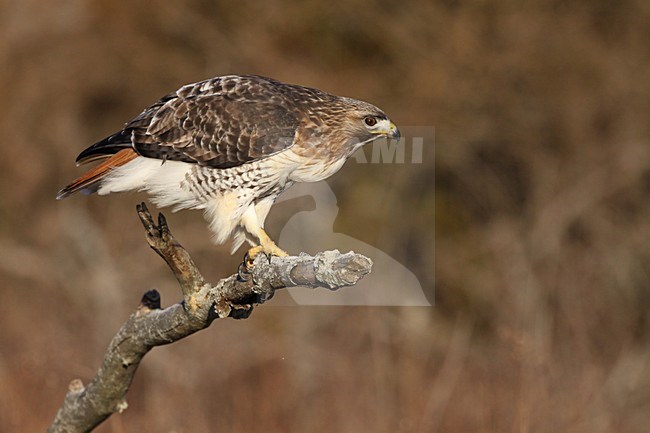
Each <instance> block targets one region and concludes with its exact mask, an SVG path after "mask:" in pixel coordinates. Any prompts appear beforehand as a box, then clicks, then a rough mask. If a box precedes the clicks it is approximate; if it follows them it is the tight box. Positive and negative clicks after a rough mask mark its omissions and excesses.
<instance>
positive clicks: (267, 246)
mask: <svg viewBox="0 0 650 433" xmlns="http://www.w3.org/2000/svg"><path fill="white" fill-rule="evenodd" d="M258 236H259V238H260V245H257V246H254V247H252V248H250V249H249V250H248V252H247V253H246V267H248V268H250V267H252V266H253V262H254V261H255V258H256V257H257V256H258V255H259V254H260V253H264V254H265V255H267V256H268V257H269V259H270V258H271V256H276V257H287V256H288V255H289V254H288V253H287V252H286V251H284V250H283V249H282V248H280V247H278V246H277V245H276V244H275V242H273V240H272V239H271V238H270V237H269V235H267V234H266V232H265V231H264V230H260V233H259V235H258Z"/></svg>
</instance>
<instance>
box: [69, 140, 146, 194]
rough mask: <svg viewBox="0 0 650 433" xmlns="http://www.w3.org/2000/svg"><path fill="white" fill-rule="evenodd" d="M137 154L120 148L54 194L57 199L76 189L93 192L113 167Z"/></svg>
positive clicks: (135, 156) (133, 157) (131, 150)
mask: <svg viewBox="0 0 650 433" xmlns="http://www.w3.org/2000/svg"><path fill="white" fill-rule="evenodd" d="M137 156H138V154H137V153H135V152H134V151H133V149H122V150H120V151H118V152H117V153H116V154H114V155H112V156H107V158H108V159H106V160H105V161H104V162H102V163H101V164H99V165H98V166H96V167H93V168H92V169H90V170H88V171H87V172H86V173H84V174H83V175H82V176H80V177H79V178H77V179H75V180H74V181H72V183H70V185H68V186H66V187H65V188H63V189H62V190H61V191H59V193H58V194H57V195H56V198H57V200H60V199H62V198H65V197H67V196H69V195H70V194H72V193H74V192H76V191H82V192H88V193H92V192H95V190H96V189H97V186H98V182H99V181H100V180H102V179H103V178H104V177H105V176H106V175H108V174H109V173H110V172H111V171H113V170H114V169H115V168H117V167H120V166H122V165H124V164H126V163H127V162H129V161H132V160H133V159H135V158H137Z"/></svg>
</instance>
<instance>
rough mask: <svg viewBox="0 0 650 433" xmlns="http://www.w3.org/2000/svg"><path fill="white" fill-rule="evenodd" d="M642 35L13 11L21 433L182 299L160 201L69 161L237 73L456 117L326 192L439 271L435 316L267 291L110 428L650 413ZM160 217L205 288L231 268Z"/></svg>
mask: <svg viewBox="0 0 650 433" xmlns="http://www.w3.org/2000/svg"><path fill="white" fill-rule="evenodd" d="M648 41H650V3H649V2H647V1H646V0H621V1H618V2H610V1H605V0H595V1H587V0H584V1H545V2H544V1H538V2H533V1H523V2H522V1H514V0H511V1H500V2H496V1H494V2H491V1H476V2H465V1H455V0H446V1H436V2H430V1H413V2H408V1H405V2H393V1H380V2H370V1H363V0H329V1H326V2H322V1H316V0H308V1H303V2H291V1H282V0H268V1H264V2H253V1H249V0H243V1H237V2H234V1H233V2H215V1H207V0H187V1H174V2H169V1H143V0H132V1H129V2H125V1H117V0H98V1H93V2H90V1H83V0H52V1H45V0H42V1H38V0H20V1H12V0H2V1H0V52H1V53H2V55H1V66H2V68H1V69H0V89H1V92H2V93H1V95H2V97H1V98H0V137H1V140H2V142H1V146H2V158H0V170H1V173H2V175H1V176H0V283H1V286H0V329H1V331H0V431H3V432H11V431H43V430H44V429H45V428H46V427H47V426H48V425H49V423H50V421H51V420H52V418H53V416H54V414H55V412H56V410H57V408H58V407H59V405H60V403H61V402H62V399H63V396H64V394H65V392H66V389H67V384H68V383H69V381H70V380H71V379H73V378H77V377H79V378H82V379H83V381H84V382H87V381H88V380H89V379H90V378H91V377H92V376H93V374H94V372H95V370H96V369H97V367H98V366H99V363H100V360H101V358H102V356H103V352H104V350H105V348H106V345H107V344H108V342H109V340H110V338H111V336H112V335H113V333H114V332H115V331H116V330H117V329H118V327H119V326H120V324H121V323H122V322H123V321H124V319H125V318H126V317H127V316H128V314H129V313H130V311H132V309H133V308H134V307H135V306H136V305H137V303H138V301H139V299H140V296H141V294H142V293H143V292H144V291H145V290H147V289H150V288H152V287H156V288H158V289H159V290H160V291H161V292H162V295H163V303H164V304H165V305H169V304H170V303H173V302H176V301H177V300H178V299H179V298H180V294H179V292H178V288H177V286H176V284H175V281H174V280H173V277H172V275H171V274H170V272H169V270H168V269H167V268H166V266H165V265H164V263H163V262H162V261H161V260H160V259H159V258H158V257H157V256H156V255H155V254H154V253H153V252H151V251H150V250H149V248H148V247H147V245H146V244H145V242H144V238H143V233H142V230H141V227H140V225H139V221H138V220H137V217H136V215H135V212H134V206H135V204H136V203H137V202H138V201H139V200H142V199H143V197H141V196H138V195H118V196H111V197H108V198H106V197H94V196H93V197H82V196H78V197H73V198H70V199H67V200H65V201H63V202H57V201H55V200H54V195H55V193H56V191H57V190H58V189H59V188H60V187H61V186H63V185H64V184H65V183H66V182H67V181H69V180H71V179H72V178H74V177H75V176H76V175H78V174H79V173H80V172H81V169H77V168H75V167H74V158H75V157H76V155H77V154H78V152H79V151H81V150H82V149H83V148H85V147H86V146H87V145H89V144H92V143H93V142H95V141H97V140H98V139H101V138H103V137H104V136H106V135H107V134H109V133H112V132H114V131H115V130H117V129H118V128H119V127H120V125H122V123H123V122H125V121H127V120H129V119H130V118H131V117H133V116H135V115H137V114H138V113H139V112H140V110H141V109H142V108H144V107H145V106H147V105H148V104H150V103H152V102H153V101H155V100H156V99H157V98H158V97H160V96H162V95H163V94H165V93H167V92H169V91H171V90H174V89H176V88H178V87H179V86H180V85H182V84H185V83H189V82H193V81H198V80H201V79H204V78H208V77H211V76H215V75H224V74H229V73H256V74H261V75H267V76H271V77H274V78H277V79H280V80H283V81H287V82H291V83H299V84H304V85H309V86H313V87H318V88H321V89H323V90H326V91H329V92H332V93H336V94H341V95H347V96H353V97H356V98H359V99H364V100H367V101H371V102H373V103H375V104H376V105H378V106H380V107H382V108H383V109H384V110H385V111H386V112H387V113H388V114H389V115H390V116H391V118H392V119H393V120H395V122H396V123H397V124H398V125H401V126H435V128H436V146H435V158H434V152H433V150H434V149H433V146H428V147H427V148H426V149H425V151H424V162H423V163H422V164H403V165H397V164H356V163H354V162H350V163H348V164H347V165H346V166H345V167H344V168H343V169H342V170H341V172H339V173H338V174H337V175H336V176H335V177H334V178H333V179H332V180H331V182H330V185H331V187H332V189H333V190H334V191H335V193H336V196H337V199H338V205H339V207H340V212H339V216H338V219H337V221H336V224H335V229H336V230H337V231H339V232H342V233H346V234H348V235H349V236H352V237H354V238H357V239H360V240H363V241H364V242H366V243H368V244H370V245H373V246H375V247H377V248H379V249H381V250H382V251H385V252H386V253H388V254H390V255H391V256H392V257H394V258H395V259H397V260H399V261H400V262H401V263H403V264H404V265H406V266H407V267H408V268H409V269H410V270H412V271H413V272H414V273H415V274H416V275H417V277H418V278H419V280H420V283H421V284H422V285H423V287H424V288H425V291H426V292H427V296H428V297H429V300H430V301H431V302H433V301H434V283H435V306H434V307H431V308H424V307H422V308H406V307H405V308H395V307H393V308H380V307H289V306H287V307H278V306H273V302H271V303H270V304H268V305H265V306H262V307H260V308H258V309H257V310H256V311H255V312H254V313H253V315H252V317H251V318H250V319H248V320H244V321H234V320H224V321H221V322H219V323H214V324H213V326H212V327H211V328H209V329H208V330H206V331H203V332H201V333H199V334H197V335H194V336H192V337H190V338H189V339H186V340H184V341H182V342H179V343H177V344H174V345H172V346H169V347H162V348H157V349H155V350H154V351H153V352H152V353H150V354H149V355H148V356H147V358H145V360H144V363H143V365H142V367H141V369H140V371H139V372H138V374H137V377H136V380H135V383H134V385H133V388H132V390H131V392H130V394H129V399H128V402H129V408H128V410H127V411H126V412H124V413H123V414H121V415H115V416H113V417H111V418H110V419H109V420H108V421H107V422H106V423H105V424H104V425H103V426H101V427H100V428H99V429H98V431H100V432H139V431H150V432H198V431H215V432H216V431H229V432H256V431H260V432H261V431H264V432H287V431H290V432H318V431H332V432H364V431H373V432H429V431H446V432H468V431H485V432H526V431H534V432H558V431H566V432H583V431H588V432H610V431H611V432H614V431H616V432H640V431H642V430H644V429H646V428H647V426H648V425H650V371H649V367H648V366H649V365H650V362H649V361H650V341H649V335H650V325H649V321H648V318H649V311H650V290H649V283H648V280H649V277H650V243H649V241H650V158H649V157H650V126H649V119H650V79H649V78H650V45H649V43H648ZM434 172H435V174H434ZM434 192H435V195H434ZM434 205H435V215H434ZM290 213H291V210H290V209H288V208H287V207H280V208H279V209H278V210H274V211H273V212H272V214H271V216H270V221H271V226H270V232H271V234H273V235H277V232H278V230H279V228H280V227H281V226H282V221H283V219H286V218H287V217H288V215H289V214H290ZM167 215H168V216H169V219H170V224H171V227H172V230H173V231H174V233H175V235H176V237H177V238H178V239H179V240H180V241H181V242H182V243H183V244H184V245H185V246H186V247H187V248H188V249H189V250H190V252H191V253H192V254H193V257H194V258H195V259H196V261H197V262H198V264H199V266H200V267H201V269H202V270H203V271H204V273H205V275H206V276H207V277H208V278H209V279H210V280H212V281H216V280H217V279H218V278H220V277H222V276H225V275H228V274H230V273H231V272H232V271H233V270H234V269H235V267H236V264H237V263H238V261H239V259H240V257H239V256H235V257H231V256H229V255H228V254H227V250H228V248H226V247H216V246H213V245H211V244H210V242H209V241H208V232H207V228H206V225H205V223H204V222H203V219H202V216H201V215H200V213H199V212H185V213H181V214H178V215H171V214H169V213H167ZM434 216H435V223H434ZM434 224H435V253H436V254H435V260H434ZM434 271H435V278H434ZM394 290H396V291H399V290H400V287H395V288H394ZM644 426H645V427H644Z"/></svg>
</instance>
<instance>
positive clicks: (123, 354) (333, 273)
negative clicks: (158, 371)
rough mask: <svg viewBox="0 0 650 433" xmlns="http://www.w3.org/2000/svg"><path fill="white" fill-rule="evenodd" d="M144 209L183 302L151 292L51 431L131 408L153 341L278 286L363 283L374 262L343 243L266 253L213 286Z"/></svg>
mask: <svg viewBox="0 0 650 433" xmlns="http://www.w3.org/2000/svg"><path fill="white" fill-rule="evenodd" d="M137 210H138V215H139V217H140V220H141V221H142V224H143V225H144V228H145V232H146V238H147V242H148V243H149V245H150V246H151V248H152V249H153V250H154V251H156V252H157V253H158V254H159V255H160V256H161V257H162V258H163V259H164V260H165V262H167V264H168V265H169V267H170V269H171V270H172V272H173V273H174V275H175V277H176V279H177V280H178V282H179V284H180V287H181V291H182V294H183V301H182V302H179V303H177V304H175V305H172V306H170V307H168V308H165V309H161V308H160V295H159V293H158V292H157V291H156V290H152V291H149V292H147V293H145V294H144V296H143V297H142V301H141V302H140V305H139V306H138V307H137V309H136V311H135V312H134V313H133V314H131V316H130V317H129V318H128V319H127V321H126V322H125V323H124V324H123V325H122V327H121V328H120V330H119V331H118V332H117V334H116V335H115V336H114V337H113V339H112V341H111V343H110V344H109V346H108V349H107V351H106V354H105V355H104V360H103V362H102V365H101V367H100V368H99V370H98V371H97V374H96V375H95V377H94V378H93V379H92V380H91V382H90V383H89V384H88V385H87V386H84V385H83V383H82V382H81V380H79V379H75V380H73V381H72V382H71V383H70V385H69V389H68V392H67V394H66V396H65V399H64V401H63V405H62V406H61V408H60V409H59V411H58V412H57V414H56V416H55V418H54V421H53V423H52V425H51V426H50V427H49V429H48V430H47V431H48V433H55V432H56V433H58V432H89V431H91V430H93V429H94V428H95V427H96V426H97V425H99V424H100V423H102V422H103V421H104V420H105V419H106V418H108V417H109V416H110V415H111V414H113V413H115V412H122V411H123V410H124V409H126V407H127V403H126V394H127V392H128V390H129V387H130V385H131V382H132V380H133V377H134V375H135V372H136V370H137V368H138V366H139V364H140V362H141V361H142V358H143V357H144V356H145V355H146V354H147V352H149V350H151V349H152V348H153V347H155V346H161V345H164V344H169V343H173V342H175V341H178V340H180V339H182V338H185V337H187V336H188V335H191V334H193V333H195V332H197V331H200V330H202V329H205V328H207V327H208V326H210V324H211V323H212V322H213V321H214V320H215V319H223V318H227V317H232V318H239V319H241V318H247V317H248V316H249V315H250V313H251V312H252V309H253V306H254V305H256V304H262V303H263V302H265V301H266V300H268V299H270V298H271V297H273V294H274V293H275V290H278V289H282V288H286V287H296V286H306V287H309V288H316V287H324V288H327V289H330V290H337V289H339V288H341V287H344V286H351V285H354V284H356V282H357V281H359V280H360V279H361V278H362V277H363V276H364V275H366V274H368V273H369V272H370V269H371V267H372V261H371V260H370V259H369V258H367V257H365V256H362V255H360V254H355V253H353V252H349V253H347V254H341V253H339V252H338V251H336V250H334V251H325V252H321V253H318V254H316V255H315V256H310V255H307V254H304V253H301V254H300V255H299V256H290V257H282V258H280V257H273V258H271V260H269V259H268V258H266V257H265V256H263V255H260V256H258V257H257V258H256V259H255V262H254V264H253V266H252V269H251V270H250V271H249V270H247V268H246V267H244V266H243V265H240V268H239V270H238V272H237V273H236V274H234V275H231V276H230V277H228V278H224V279H222V280H220V281H219V282H218V283H217V284H215V285H211V284H209V283H207V282H206V281H205V279H204V278H203V276H202V275H201V273H200V272H199V270H198V268H197V267H196V265H195V264H194V262H193V261H192V258H191V257H190V255H189V253H188V252H187V251H186V250H185V249H184V248H183V247H182V246H181V245H180V244H179V243H178V242H177V241H176V240H175V239H174V237H173V236H172V234H171V232H170V231H169V227H168V226H167V222H166V221H165V217H164V216H163V215H162V214H159V215H158V223H157V224H156V223H155V222H154V220H153V217H152V216H151V214H150V213H149V211H148V209H147V207H146V206H145V204H144V203H142V204H140V205H138V206H137Z"/></svg>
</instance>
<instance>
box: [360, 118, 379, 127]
mask: <svg viewBox="0 0 650 433" xmlns="http://www.w3.org/2000/svg"><path fill="white" fill-rule="evenodd" d="M363 123H365V124H366V125H368V126H375V125H376V124H377V119H376V118H375V117H372V116H368V117H366V118H365V119H363Z"/></svg>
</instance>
